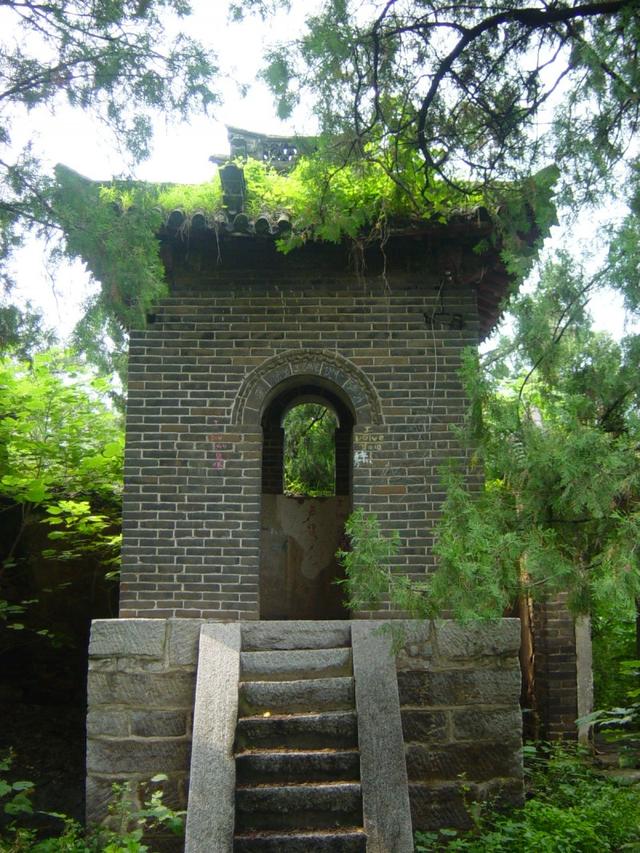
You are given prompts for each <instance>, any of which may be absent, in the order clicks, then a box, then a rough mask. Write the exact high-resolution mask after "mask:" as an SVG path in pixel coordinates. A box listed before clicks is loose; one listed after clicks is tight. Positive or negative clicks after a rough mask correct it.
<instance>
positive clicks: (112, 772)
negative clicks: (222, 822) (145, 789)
mask: <svg viewBox="0 0 640 853" xmlns="http://www.w3.org/2000/svg"><path fill="white" fill-rule="evenodd" d="M199 633H200V622H197V621H194V620H165V619H124V620H116V619H109V620H107V619H105V620H97V621H94V623H93V625H92V629H91V642H90V645H89V677H88V712H87V822H88V823H93V822H98V821H100V820H102V819H103V818H104V817H105V815H106V811H107V806H108V803H109V801H110V800H111V798H112V785H113V784H114V782H117V783H121V782H130V783H131V784H132V787H133V788H134V790H135V789H136V788H137V787H138V784H139V783H142V782H148V781H149V780H150V779H151V778H152V777H153V776H155V775H156V774H157V773H164V774H166V775H167V776H168V777H169V778H168V781H167V782H166V783H164V784H163V789H164V791H165V802H166V803H167V804H169V805H172V806H174V807H176V808H180V809H184V808H186V805H187V792H188V777H189V763H190V757H191V728H192V718H193V701H194V695H195V685H196V663H197V649H198V637H199Z"/></svg>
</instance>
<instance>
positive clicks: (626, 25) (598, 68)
mask: <svg viewBox="0 0 640 853" xmlns="http://www.w3.org/2000/svg"><path fill="white" fill-rule="evenodd" d="M245 5H246V6H248V7H251V6H252V4H251V3H246V4H245ZM639 10H640V7H639V6H638V2H637V0H605V2H581V3H573V2H566V0H554V2H552V3H547V2H542V0H534V2H532V3H530V4H523V3H521V2H518V0H482V2H474V3H466V2H465V3H451V2H448V0H419V2H410V0H374V2H371V3H368V4H366V5H363V4H360V3H355V2H350V0H325V2H323V3H322V4H321V8H320V11H319V12H318V14H315V15H311V16H309V18H308V19H307V22H306V30H305V32H304V33H303V34H302V36H301V37H300V38H298V39H296V40H294V41H289V42H285V43H283V44H282V45H281V46H279V47H275V48H273V49H272V51H271V52H270V54H269V55H268V57H267V66H266V69H265V71H264V76H265V78H266V80H267V82H268V83H269V84H270V86H271V88H272V90H273V92H274V95H275V97H276V102H277V107H278V111H279V113H280V115H282V116H284V115H288V114H289V113H290V112H291V110H292V109H293V107H294V106H295V105H296V104H297V103H299V102H300V101H301V100H304V102H305V104H312V105H313V107H314V109H315V111H316V113H317V115H318V117H319V120H320V124H321V127H322V129H323V130H324V131H325V132H326V133H328V134H330V135H332V136H333V137H335V138H336V139H337V140H339V143H340V144H339V146H338V148H339V152H340V155H341V156H342V157H356V158H358V157H362V156H363V155H365V156H369V157H379V156H380V152H382V151H389V150H391V151H393V152H395V154H396V158H395V159H396V162H397V164H398V168H397V170H396V173H395V174H396V178H397V180H398V183H399V185H403V184H404V180H403V178H404V175H403V156H402V151H403V149H407V148H408V149H415V150H418V151H419V152H420V155H421V162H422V165H421V169H422V171H423V175H424V181H423V184H424V188H425V190H426V191H428V187H429V184H430V183H431V181H432V179H433V176H434V175H438V176H440V177H442V178H443V179H445V180H447V181H451V182H453V183H458V182H459V181H460V180H461V179H462V178H470V179H471V180H474V181H480V182H483V183H484V182H491V181H493V180H495V179H502V180H504V179H505V178H511V177H513V176H514V175H522V174H523V173H530V172H531V171H535V170H536V169H537V168H540V165H541V164H544V163H547V162H557V163H558V164H559V165H562V166H563V174H564V178H565V182H564V190H565V193H566V196H567V197H568V198H572V199H575V198H576V197H580V198H594V197H595V196H598V197H601V195H602V192H603V188H604V187H605V186H611V178H612V173H611V169H612V166H613V165H614V164H616V163H618V162H619V161H620V160H621V158H623V157H624V156H625V154H626V153H627V150H628V142H629V138H630V137H631V136H632V135H633V134H635V133H636V132H637V129H638V118H639V114H638V103H639V99H638V95H639V92H640V75H639V71H638V58H637V44H638V35H639V27H640V15H639Z"/></svg>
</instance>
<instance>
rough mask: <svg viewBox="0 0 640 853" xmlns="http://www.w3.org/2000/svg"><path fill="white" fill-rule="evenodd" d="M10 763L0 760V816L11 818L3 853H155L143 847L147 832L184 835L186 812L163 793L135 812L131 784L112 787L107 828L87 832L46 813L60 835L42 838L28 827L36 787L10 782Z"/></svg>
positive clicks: (2, 836) (2, 835)
mask: <svg viewBox="0 0 640 853" xmlns="http://www.w3.org/2000/svg"><path fill="white" fill-rule="evenodd" d="M11 762H12V756H11V754H10V755H9V756H7V757H6V758H4V759H0V811H2V812H4V814H5V815H6V816H7V818H8V819H9V822H8V824H7V825H6V827H5V828H4V830H3V829H2V828H1V827H0V853H151V848H150V847H148V846H147V845H146V844H144V843H143V836H144V835H145V833H147V832H150V831H157V830H162V831H165V832H169V833H172V834H174V835H182V833H183V830H184V822H183V815H184V812H176V811H174V810H173V809H170V808H169V807H168V806H165V805H164V803H163V802H162V791H161V790H159V789H158V790H155V791H152V792H151V793H148V794H147V796H146V798H145V802H144V805H143V806H142V807H141V808H137V809H135V808H134V807H133V804H132V803H133V793H134V792H133V788H132V786H131V784H130V783H128V782H127V783H124V784H122V785H114V786H113V800H112V801H111V804H110V806H109V816H110V817H109V820H108V822H107V823H108V825H100V826H97V827H94V828H92V829H90V830H89V831H85V829H84V828H83V827H82V826H81V825H80V824H79V823H78V822H77V821H75V820H72V819H71V818H69V817H67V816H66V815H62V814H56V813H53V812H48V813H47V814H49V816H50V817H54V818H59V820H60V821H61V824H62V830H61V832H60V834H59V835H57V836H54V837H49V838H38V832H37V831H36V830H34V829H31V828H30V827H29V826H25V825H24V824H25V823H26V822H27V820H28V817H29V815H32V814H33V805H32V802H31V795H32V793H33V787H34V786H33V783H32V782H29V781H26V780H21V781H17V782H10V781H8V779H7V778H6V776H7V774H8V773H9V771H10V768H11ZM166 778H167V777H166V776H164V775H163V774H158V775H157V776H154V777H153V779H151V782H152V783H154V784H158V783H161V782H164V781H165V780H166Z"/></svg>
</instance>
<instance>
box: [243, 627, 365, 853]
mask: <svg viewBox="0 0 640 853" xmlns="http://www.w3.org/2000/svg"><path fill="white" fill-rule="evenodd" d="M281 626H282V623H268V622H262V623H256V624H255V625H253V626H252V625H245V627H244V630H243V633H242V650H241V654H240V686H239V697H238V723H237V728H236V744H235V761H236V798H235V836H234V851H235V853H254V851H255V853H257V851H264V853H275V851H278V853H310V851H317V853H361V851H362V852H363V851H365V850H366V846H367V842H366V835H365V833H364V830H363V819H362V793H361V786H360V754H359V751H358V726H357V716H356V710H355V698H354V679H353V664H352V654H351V630H350V625H349V623H347V622H345V623H339V622H331V623H314V625H313V627H311V626H309V625H308V624H307V626H305V628H304V629H302V628H301V629H299V630H293V631H292V630H291V629H290V628H286V630H283V629H282V627H281Z"/></svg>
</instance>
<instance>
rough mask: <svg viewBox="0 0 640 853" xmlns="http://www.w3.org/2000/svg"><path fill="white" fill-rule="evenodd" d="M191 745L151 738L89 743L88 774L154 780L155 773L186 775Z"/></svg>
mask: <svg viewBox="0 0 640 853" xmlns="http://www.w3.org/2000/svg"><path fill="white" fill-rule="evenodd" d="M190 754H191V743H190V742H189V741H188V740H187V739H186V738H183V739H181V740H178V739H174V740H170V739H163V740H151V739H149V738H144V739H139V740H134V739H128V740H96V739H94V738H90V739H89V740H88V741H87V771H88V772H89V773H94V774H96V773H105V774H106V773H113V774H116V775H120V774H124V773H137V774H139V775H142V776H148V778H149V779H151V777H152V776H155V774H156V773H170V772H171V771H174V770H176V771H181V772H185V773H186V772H187V771H188V769H189V760H190Z"/></svg>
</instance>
